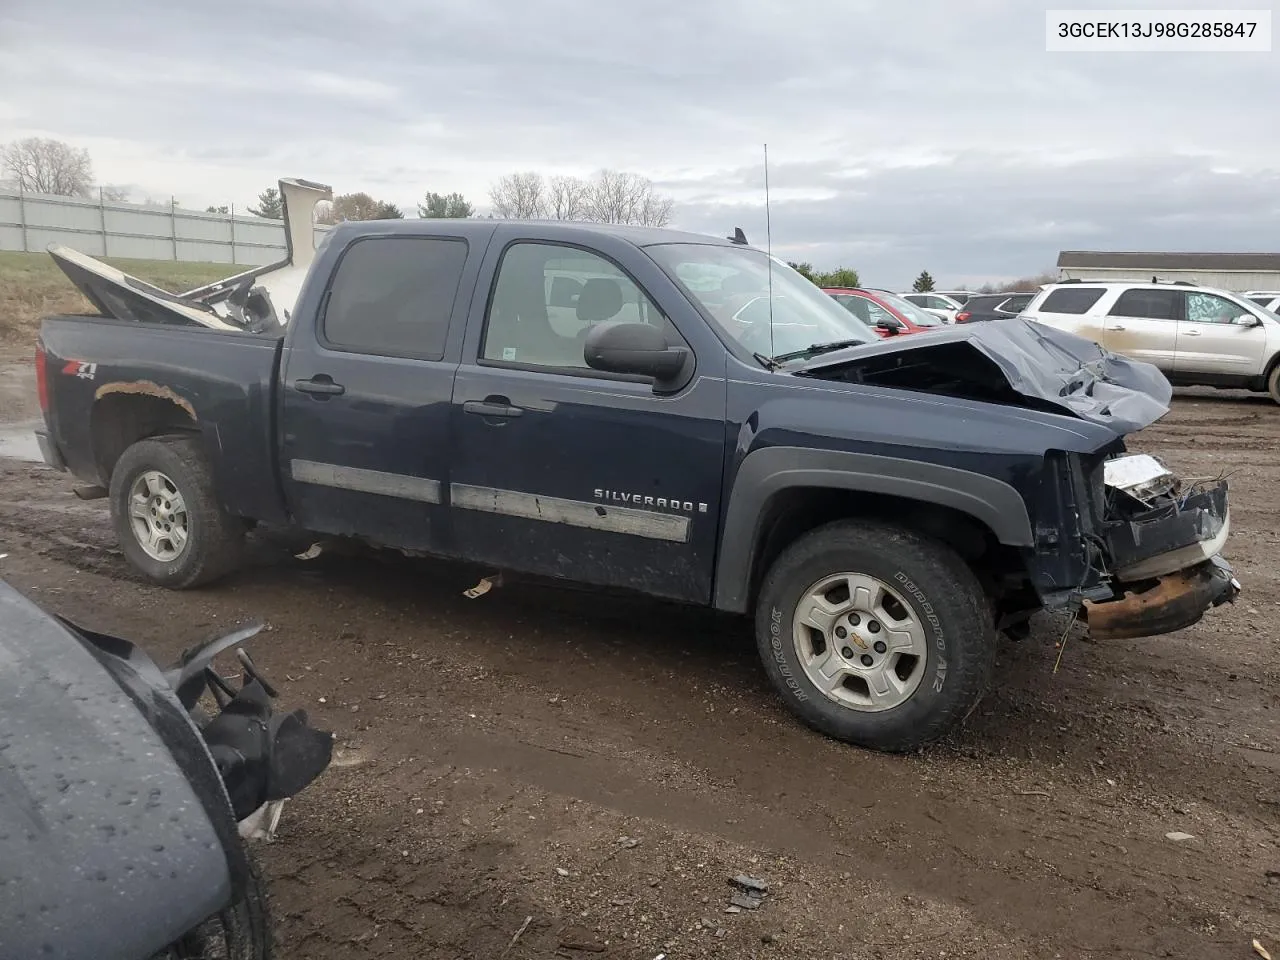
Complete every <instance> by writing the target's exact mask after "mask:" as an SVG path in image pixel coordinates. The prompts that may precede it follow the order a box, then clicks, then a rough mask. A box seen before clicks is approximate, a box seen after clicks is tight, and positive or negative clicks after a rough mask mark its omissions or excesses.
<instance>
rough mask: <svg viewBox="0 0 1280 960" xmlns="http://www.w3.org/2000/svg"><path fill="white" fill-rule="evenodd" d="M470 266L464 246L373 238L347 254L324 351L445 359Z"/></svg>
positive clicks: (328, 309)
mask: <svg viewBox="0 0 1280 960" xmlns="http://www.w3.org/2000/svg"><path fill="white" fill-rule="evenodd" d="M466 262H467V243H466V241H465V240H460V239H453V238H446V237H369V238H367V239H364V240H357V241H356V242H355V243H353V244H352V245H351V246H350V247H349V248H347V251H346V252H345V253H344V254H343V255H342V259H341V260H340V261H339V263H338V269H337V271H336V273H335V274H334V277H333V285H332V286H331V287H330V289H329V298H328V303H327V304H326V306H325V309H324V317H323V319H322V321H321V333H322V338H323V340H324V343H325V345H326V346H328V347H331V348H334V349H337V350H344V351H347V352H350V353H371V354H377V355H379V356H386V357H410V358H415V359H419V360H440V359H442V358H443V357H444V345H445V340H446V338H447V337H448V335H449V318H450V317H451V316H452V315H453V302H454V299H455V298H456V297H457V295H458V285H459V283H460V281H461V280H462V268H463V266H464V265H465V264H466Z"/></svg>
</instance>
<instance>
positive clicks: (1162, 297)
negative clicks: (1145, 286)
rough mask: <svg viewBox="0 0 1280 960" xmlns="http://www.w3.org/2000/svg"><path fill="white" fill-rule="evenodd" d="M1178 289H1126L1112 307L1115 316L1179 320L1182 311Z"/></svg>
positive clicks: (1180, 294) (1112, 314)
mask: <svg viewBox="0 0 1280 960" xmlns="http://www.w3.org/2000/svg"><path fill="white" fill-rule="evenodd" d="M1181 296H1182V293H1181V291H1178V290H1142V289H1135V290H1126V291H1125V292H1124V293H1122V294H1120V297H1119V299H1117V300H1116V305H1115V306H1114V307H1112V308H1111V314H1110V315H1111V316H1113V317H1137V318H1141V319H1144V320H1177V319H1178V315H1179V314H1180V313H1181V312H1182V311H1181V309H1180V307H1181V303H1180V302H1179V298H1180V297H1181Z"/></svg>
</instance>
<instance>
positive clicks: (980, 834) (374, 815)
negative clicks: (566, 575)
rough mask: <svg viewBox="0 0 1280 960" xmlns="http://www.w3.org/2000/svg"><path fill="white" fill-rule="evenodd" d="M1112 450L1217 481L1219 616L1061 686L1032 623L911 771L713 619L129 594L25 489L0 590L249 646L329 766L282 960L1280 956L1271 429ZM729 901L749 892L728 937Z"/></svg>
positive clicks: (522, 603)
mask: <svg viewBox="0 0 1280 960" xmlns="http://www.w3.org/2000/svg"><path fill="white" fill-rule="evenodd" d="M13 376H15V377H18V378H19V379H21V378H22V377H24V376H25V374H22V373H21V372H19V373H17V374H13ZM4 408H5V410H6V412H7V413H8V414H10V417H11V419H18V416H19V414H17V413H15V411H16V410H17V407H16V404H11V403H10V402H8V401H7V400H6V401H5V402H4ZM28 413H29V411H23V412H21V415H23V416H25V415H28ZM1132 446H1133V447H1134V448H1136V449H1140V450H1145V451H1149V452H1153V453H1157V454H1159V455H1160V456H1162V457H1164V458H1166V459H1167V461H1168V462H1169V463H1170V464H1171V465H1172V466H1174V467H1175V468H1176V469H1178V470H1180V471H1182V472H1183V473H1184V474H1186V475H1207V474H1217V473H1218V472H1219V471H1220V470H1227V471H1231V472H1232V478H1231V480H1232V503H1233V510H1232V523H1233V531H1232V539H1231V541H1230V544H1229V546H1228V551H1227V552H1228V557H1229V559H1230V560H1231V561H1232V562H1233V563H1234V564H1235V565H1236V566H1237V570H1238V574H1239V578H1240V580H1241V581H1242V583H1243V585H1244V593H1243V595H1242V597H1241V598H1240V600H1239V601H1238V602H1237V603H1236V604H1235V606H1233V607H1229V608H1224V609H1220V610H1215V611H1213V612H1211V613H1210V614H1209V615H1208V616H1207V617H1206V618H1205V620H1204V621H1203V622H1202V623H1201V624H1199V625H1197V626H1195V627H1193V628H1191V629H1188V630H1185V631H1183V632H1181V633H1178V634H1175V635H1172V636H1169V637H1165V638H1159V639H1148V640H1135V641H1120V642H1108V643H1105V644H1099V643H1091V642H1088V641H1087V640H1085V639H1084V638H1083V637H1082V636H1081V635H1080V633H1079V632H1078V631H1077V632H1073V633H1072V634H1071V635H1070V637H1069V639H1068V641H1067V644H1066V647H1065V650H1064V651H1063V656H1062V664H1061V669H1060V670H1059V671H1058V672H1057V673H1055V672H1054V670H1053V667H1054V659H1055V656H1056V651H1055V649H1054V645H1055V642H1056V641H1057V640H1058V638H1059V636H1060V635H1061V634H1062V631H1063V629H1064V627H1065V626H1066V624H1065V622H1064V621H1051V620H1048V619H1047V618H1042V622H1039V623H1038V624H1037V626H1036V629H1035V631H1034V633H1033V635H1032V637H1031V638H1030V639H1029V640H1026V641H1023V642H1021V643H1017V644H1014V643H1009V644H1007V645H1006V646H1005V648H1004V649H1003V651H1002V654H1001V657H1000V662H999V668H998V682H997V686H996V688H995V689H994V690H993V691H992V693H991V694H990V695H989V696H988V697H987V698H986V699H985V700H984V702H983V703H982V705H981V706H980V707H979V709H978V711H977V712H976V713H975V714H974V716H973V717H972V718H971V719H970V721H969V722H968V723H967V725H966V726H965V727H964V728H963V729H962V730H960V731H959V732H958V733H956V734H955V735H954V736H953V737H952V738H951V739H949V740H948V741H946V742H944V743H942V744H941V745H939V746H937V747H936V748H934V749H931V750H929V751H927V752H924V753H921V754H917V755H912V756H908V757H888V756H882V755H877V754H873V753H868V752H864V751H861V750H857V749H853V748H850V747H846V746H842V745H840V744H836V743H833V742H831V741H828V740H826V739H824V738H822V737H820V736H817V735H815V734H813V733H811V732H809V731H808V730H806V729H804V728H803V727H801V726H800V725H799V724H798V723H796V722H794V721H793V720H792V719H791V718H790V716H789V715H788V714H787V713H785V712H784V711H783V709H782V706H781V705H780V703H779V701H778V699H777V698H776V697H775V696H774V694H773V693H772V692H771V690H770V689H769V688H768V686H767V684H766V681H765V679H764V677H763V676H762V674H761V671H760V669H759V667H758V665H757V661H756V654H755V650H754V645H753V643H752V641H751V637H750V630H749V626H748V624H747V623H746V622H745V621H739V620H736V619H732V618H721V617H717V616H713V615H710V614H707V613H703V612H700V611H696V610H687V609H681V608H676V607H672V606H668V605H663V604H659V603H652V602H647V601H642V600H635V599H617V598H612V597H605V596H601V595H597V594H593V593H588V592H578V591H570V590H562V589H555V588H551V587H548V586H546V585H541V584H518V583H517V584H508V585H507V586H504V587H502V588H500V589H497V590H494V591H493V592H491V593H489V594H488V595H486V596H484V597H482V598H480V599H476V600H469V599H466V598H464V597H463V596H462V591H463V590H464V589H465V588H466V587H468V586H470V585H471V584H472V583H474V582H475V580H476V571H474V570H466V569H462V568H458V567H450V566H442V565H437V564H432V563H423V562H410V561H395V562H390V561H387V562H384V561H382V560H380V559H370V558H332V559H331V558H326V557H321V558H320V559H318V560H314V561H299V560H296V559H294V558H292V557H291V556H289V555H288V554H286V553H282V552H280V551H279V549H277V548H272V547H270V546H268V545H266V544H262V545H259V546H258V547H257V548H256V549H255V553H254V558H253V562H252V563H251V565H250V566H248V567H247V568H246V569H245V570H244V571H243V572H242V573H240V574H239V575H238V576H236V577H235V578H234V579H233V580H231V581H229V582H227V583H224V584H221V585H219V586H217V587H216V588H210V589H206V590H201V591H198V592H192V593H186V594H178V593H170V592H166V591H163V590H159V589H154V588H151V587H148V586H144V585H142V584H141V583H140V582H139V581H138V580H137V579H136V578H135V577H134V576H133V575H132V574H131V573H130V571H129V570H128V569H127V568H126V567H125V564H124V562H123V560H122V559H121V557H120V555H119V553H118V552H117V551H116V549H115V546H114V542H113V538H112V535H111V533H110V531H109V528H108V523H107V518H106V517H107V514H106V507H105V505H104V503H103V502H102V501H97V502H88V503H85V502H81V501H78V500H76V499H75V498H73V497H72V496H71V495H70V492H69V490H70V483H69V481H68V480H67V479H66V478H65V477H63V476H60V475H58V474H55V473H52V472H50V471H47V470H45V469H43V468H41V467H37V466H35V465H32V464H24V463H19V462H17V461H12V460H10V461H0V553H3V554H7V555H6V556H5V557H4V558H3V559H0V576H3V577H4V578H5V579H7V580H8V581H10V582H11V583H13V584H14V585H16V586H17V587H18V588H20V589H22V590H24V591H27V592H28V593H29V595H31V596H32V597H33V598H35V599H36V600H37V601H38V602H40V603H42V604H43V605H45V606H46V607H47V608H48V609H50V610H54V611H56V612H58V613H61V614H65V615H68V616H70V617H72V618H73V619H77V620H79V621H80V622H82V623H84V624H86V625H91V626H92V627H94V628H96V629H99V630H104V631H108V632H116V633H119V634H122V635H125V636H128V637H130V638H133V639H137V640H141V641H143V642H144V643H145V644H146V645H147V647H148V648H149V649H150V650H151V651H152V652H153V653H154V654H155V655H156V656H157V657H159V658H162V659H164V660H168V659H170V658H172V657H173V656H175V655H176V654H177V653H178V652H179V651H180V650H181V649H182V648H183V647H185V646H187V645H190V644H192V643H194V642H196V641H199V640H201V639H204V638H206V637H208V636H210V635H212V634H215V633H217V632H219V631H222V630H225V629H227V628H228V627H229V626H230V625H232V624H234V623H237V622H241V621H244V620H247V619H252V618H260V619H262V620H264V621H266V623H267V624H268V628H267V630H266V631H264V632H263V633H262V634H260V635H259V637H258V638H257V639H256V640H255V641H254V642H253V644H252V645H251V650H252V652H253V653H254V655H255V657H256V659H257V660H258V662H259V663H260V664H261V665H263V666H264V667H265V668H266V669H267V670H268V671H269V673H270V675H272V676H273V677H274V678H275V679H276V681H277V682H278V684H279V686H280V688H281V692H282V700H283V703H284V704H285V705H287V706H299V705H300V706H305V707H306V708H307V709H308V710H309V711H310V712H311V714H312V716H313V717H314V718H315V719H316V720H317V721H318V722H319V723H320V725H322V726H324V727H325V728H328V729H331V730H333V731H335V732H336V734H337V737H338V751H337V754H336V760H335V763H334V765H333V767H332V768H331V769H330V770H329V771H327V772H326V774H325V775H324V776H323V778H322V779H321V780H320V781H318V782H317V783H316V784H314V785H313V787H312V788H310V789H309V790H308V791H307V792H305V793H304V794H303V795H302V796H300V797H298V798H297V799H296V800H294V801H292V802H291V803H289V804H288V805H287V806H286V808H285V815H284V818H283V820H282V823H281V829H280V834H279V837H278V839H277V840H276V842H275V843H274V844H271V845H265V846H264V847H263V848H262V852H263V855H264V857H265V860H266V863H267V866H268V869H269V873H270V876H271V880H272V886H273V893H274V908H275V911H276V914H277V918H278V933H279V939H280V946H281V955H282V956H283V957H285V958H307V960H328V958H335V960H336V958H344V960H346V958H374V957H383V958H392V957H394V958H415V960H435V958H439V960H455V958H485V960H495V958H509V960H542V958H552V957H558V958H592V957H602V958H603V957H614V958H634V960H654V958H656V957H658V956H659V955H660V954H665V955H666V957H667V958H669V960H676V958H686V957H724V958H735V960H736V958H755V957H762V958H764V957H768V958H806V960H808V958H822V960H827V958H830V960H837V958H839V960H854V958H859V960H861V958H924V957H928V958H941V957H982V958H988V960H1012V958H1035V960H1047V958H1101V957H1116V958H1135V957H1178V958H1188V960H1191V958H1204V960H1209V958H1213V960H1221V958H1232V957H1239V958H1247V957H1253V956H1254V953H1253V951H1252V949H1251V948H1250V942H1251V940H1252V939H1253V938H1254V937H1257V938H1259V940H1260V941H1261V942H1262V943H1263V944H1265V945H1267V946H1268V947H1269V948H1270V950H1271V951H1272V952H1273V954H1276V955H1278V956H1280V753H1278V752H1277V751H1280V722H1278V721H1280V658H1278V657H1277V652H1278V651H1280V643H1278V641H1277V637H1280V593H1278V592H1277V590H1276V585H1277V579H1280V565H1277V564H1276V563H1275V562H1274V556H1275V555H1274V553H1273V551H1275V550H1276V549H1277V544H1278V543H1280V506H1277V504H1278V503H1280V498H1278V497H1277V493H1276V491H1277V489H1278V488H1280V408H1277V407H1275V406H1274V405H1273V404H1272V403H1270V402H1269V401H1266V400H1261V399H1250V398H1242V397H1240V396H1225V395H1220V394H1214V393H1212V392H1201V393H1196V392H1182V393H1180V395H1179V397H1178V399H1177V400H1176V401H1175V406H1174V409H1173V411H1172V413H1171V414H1170V415H1169V416H1168V417H1167V418H1166V419H1165V420H1164V421H1163V422H1161V423H1159V424H1157V425H1155V426H1154V427H1152V428H1150V429H1148V430H1146V431H1144V432H1143V433H1142V434H1141V435H1140V436H1139V437H1137V438H1135V441H1134V443H1133V444H1132ZM482 572H483V571H482ZM0 709H2V708H0ZM1172 831H1180V832H1184V833H1187V834H1191V835H1192V837H1193V839H1189V840H1184V841H1180V842H1178V841H1172V840H1169V839H1166V836H1165V835H1166V834H1167V833H1169V832H1172ZM741 873H746V874H750V875H752V876H755V877H759V878H762V879H764V880H766V881H767V882H768V884H769V887H770V889H769V895H768V897H767V898H766V899H765V900H764V902H763V904H762V905H761V906H760V907H759V909H757V910H754V911H753V910H744V911H742V912H738V913H728V912H726V908H727V907H728V906H729V900H730V897H731V896H732V895H733V893H734V890H733V889H732V888H731V886H730V885H729V883H728V878H730V877H732V876H734V875H735V874H741ZM517 934H519V935H518V937H517Z"/></svg>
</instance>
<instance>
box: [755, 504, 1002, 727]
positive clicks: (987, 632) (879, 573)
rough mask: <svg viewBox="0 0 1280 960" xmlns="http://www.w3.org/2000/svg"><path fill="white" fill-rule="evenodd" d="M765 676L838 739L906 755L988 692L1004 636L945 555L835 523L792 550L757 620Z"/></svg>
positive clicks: (893, 535) (898, 532)
mask: <svg viewBox="0 0 1280 960" xmlns="http://www.w3.org/2000/svg"><path fill="white" fill-rule="evenodd" d="M756 639H757V643H758V645H759V648H760V657H761V659H762V660H763V662H764V666H765V670H766V672H767V673H768V674H769V677H770V679H771V680H772V681H773V684H774V686H775V687H777V689H778V691H779V692H780V693H781V694H782V698H783V700H784V701H785V702H786V704H787V706H788V707H789V708H790V709H791V711H792V712H793V713H795V714H796V715H797V716H798V717H800V719H802V720H803V721H804V722H805V723H807V724H808V725H809V726H811V727H813V728H814V729H815V730H818V731H820V732H822V733H825V734H826V735H828V736H830V737H834V738H835V739H837V740H843V741H845V742H847V743H853V744H857V745H859V746H863V747H870V748H872V749H876V750H884V751H889V752H902V751H907V750H913V749H916V748H918V747H921V746H924V745H925V744H927V743H930V742H931V741H933V740H936V739H938V738H939V737H941V736H942V735H943V734H945V733H946V732H947V731H948V730H949V729H951V728H952V727H953V726H955V725H956V724H958V723H959V722H960V721H962V720H963V719H964V718H965V717H967V716H968V715H969V713H970V712H971V711H972V710H973V708H974V707H975V706H977V703H978V701H979V699H981V697H982V694H983V692H984V691H985V690H986V688H987V685H988V683H989V682H990V679H991V675H992V672H993V668H994V662H995V650H996V634H995V630H994V628H993V625H992V623H991V618H990V615H989V612H988V610H987V603H986V599H985V595H984V593H983V590H982V587H981V585H980V584H979V583H978V581H977V579H976V578H975V577H974V575H973V573H972V572H971V571H970V570H969V568H968V567H967V566H966V565H965V563H964V561H962V560H961V559H960V557H959V556H957V555H956V554H955V553H954V552H953V551H952V550H950V549H949V548H948V547H946V546H944V545H943V544H940V543H938V542H936V541H933V540H930V539H928V538H925V537H922V536H919V535H918V534H916V533H913V532H911V531H908V530H905V529H902V528H899V527H895V526H891V525H887V524H879V523H863V522H855V521H839V522H837V523H832V524H828V525H826V526H823V527H820V528H818V529H816V530H814V531H812V532H810V533H808V534H806V535H805V536H803V537H801V538H800V539H799V540H797V541H796V542H795V543H793V544H791V545H790V546H789V547H788V548H787V549H786V550H784V551H783V553H782V555H781V556H780V557H778V559H777V561H776V562H775V563H774V564H773V566H772V568H770V570H769V572H768V574H767V575H766V576H765V579H764V583H763V584H762V586H761V590H760V597H759V601H758V605H757V608H756Z"/></svg>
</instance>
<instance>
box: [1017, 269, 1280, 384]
mask: <svg viewBox="0 0 1280 960" xmlns="http://www.w3.org/2000/svg"><path fill="white" fill-rule="evenodd" d="M1021 316H1022V317H1023V318H1024V319H1027V320H1035V321H1037V322H1039V323H1043V324H1047V325H1048V326H1051V327H1057V328H1058V329H1059V330H1067V331H1069V332H1071V333H1075V334H1079V335H1080V336H1084V337H1088V338H1089V339H1091V340H1094V341H1096V342H1098V343H1100V344H1102V345H1103V346H1104V347H1106V348H1107V349H1108V350H1111V351H1113V352H1115V353H1120V354H1124V355H1127V356H1129V357H1132V358H1134V359H1135V360H1145V361H1146V362H1148V363H1152V364H1154V365H1155V366H1157V367H1159V368H1160V370H1161V371H1162V372H1163V373H1164V375H1165V376H1166V377H1168V378H1169V380H1170V382H1171V383H1173V384H1175V385H1181V386H1209V387H1219V388H1223V389H1244V390H1254V391H1257V392H1263V391H1265V392H1267V393H1269V394H1270V395H1271V398H1272V399H1273V400H1275V401H1276V402H1277V403H1280V316H1277V315H1276V314H1274V313H1272V312H1271V311H1270V310H1267V309H1266V308H1264V307H1262V306H1260V305H1259V304H1257V303H1255V302H1254V301H1253V300H1251V299H1249V298H1248V297H1246V296H1244V295H1242V294H1236V293H1229V292H1227V291H1226V290H1217V289H1214V288H1212V287H1204V286H1200V285H1198V284H1194V283H1191V282H1189V281H1186V280H1177V281H1174V282H1172V283H1168V282H1165V283H1158V282H1157V283H1141V282H1135V281H1119V280H1113V281H1103V280H1099V281H1094V280H1065V281H1063V282H1061V283H1054V284H1048V285H1046V286H1045V287H1044V289H1042V290H1041V291H1040V293H1039V294H1037V295H1036V297H1035V299H1033V300H1032V301H1031V303H1029V304H1028V305H1027V308H1026V309H1025V310H1023V311H1022V313H1021Z"/></svg>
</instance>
